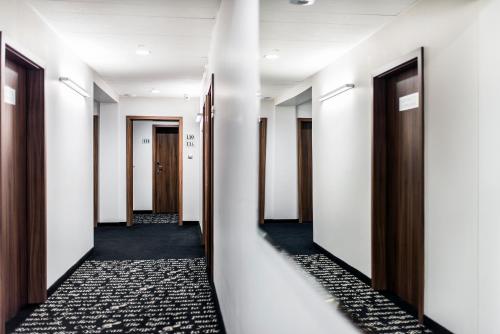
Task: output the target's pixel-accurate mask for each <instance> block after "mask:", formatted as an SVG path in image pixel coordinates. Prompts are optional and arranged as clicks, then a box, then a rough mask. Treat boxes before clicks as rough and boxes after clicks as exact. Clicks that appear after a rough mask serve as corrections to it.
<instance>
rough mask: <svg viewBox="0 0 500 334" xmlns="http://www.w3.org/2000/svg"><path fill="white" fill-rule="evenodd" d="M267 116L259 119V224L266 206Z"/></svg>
mask: <svg viewBox="0 0 500 334" xmlns="http://www.w3.org/2000/svg"><path fill="white" fill-rule="evenodd" d="M266 151H267V118H265V117H261V118H260V119H259V224H264V214H265V208H266V156H267V152H266Z"/></svg>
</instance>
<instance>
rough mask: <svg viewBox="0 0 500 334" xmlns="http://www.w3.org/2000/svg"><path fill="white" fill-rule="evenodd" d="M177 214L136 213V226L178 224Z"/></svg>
mask: <svg viewBox="0 0 500 334" xmlns="http://www.w3.org/2000/svg"><path fill="white" fill-rule="evenodd" d="M178 223H179V215H178V214H177V213H136V214H134V224H178Z"/></svg>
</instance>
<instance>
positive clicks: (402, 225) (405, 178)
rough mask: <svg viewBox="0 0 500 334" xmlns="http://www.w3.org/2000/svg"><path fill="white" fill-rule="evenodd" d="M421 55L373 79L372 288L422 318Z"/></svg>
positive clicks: (422, 172)
mask: <svg viewBox="0 0 500 334" xmlns="http://www.w3.org/2000/svg"><path fill="white" fill-rule="evenodd" d="M421 64H422V55H421V53H417V54H416V55H415V58H412V59H410V60H409V61H405V62H404V63H402V65H400V66H397V67H395V68H393V69H391V70H389V72H386V73H385V74H383V75H380V76H378V77H376V78H375V80H374V89H375V94H374V98H375V109H374V146H373V147H374V152H373V155H374V156H373V159H374V160H373V173H374V174H373V193H372V201H373V213H372V214H373V228H372V230H373V231H372V233H373V236H372V253H373V263H372V268H373V273H372V275H373V286H374V288H376V289H379V290H387V291H390V292H392V293H394V294H396V295H398V296H399V297H400V298H402V299H403V300H404V301H406V302H407V303H409V304H410V305H412V306H414V307H415V309H416V310H417V311H418V314H419V317H420V319H422V318H423V285H424V117H423V116H424V114H423V79H422V75H421V69H422V66H421Z"/></svg>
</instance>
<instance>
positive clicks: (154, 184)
mask: <svg viewBox="0 0 500 334" xmlns="http://www.w3.org/2000/svg"><path fill="white" fill-rule="evenodd" d="M158 128H176V129H179V125H178V124H176V125H156V124H153V136H152V137H153V138H151V142H152V149H153V154H152V156H153V165H152V176H153V197H152V198H153V213H156V167H155V166H156V133H157V132H156V129H158ZM177 135H178V136H179V137H180V135H181V134H180V131H179V133H178V134H177ZM178 155H179V154H178ZM178 158H179V157H178ZM180 158H182V155H181V156H180ZM178 177H180V176H178Z"/></svg>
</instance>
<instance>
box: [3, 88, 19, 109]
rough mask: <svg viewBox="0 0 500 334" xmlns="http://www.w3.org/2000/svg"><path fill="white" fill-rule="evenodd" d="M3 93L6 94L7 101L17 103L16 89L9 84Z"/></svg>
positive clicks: (12, 103) (11, 103)
mask: <svg viewBox="0 0 500 334" xmlns="http://www.w3.org/2000/svg"><path fill="white" fill-rule="evenodd" d="M3 93H4V95H5V97H4V100H5V103H7V104H10V105H13V106H15V105H16V90H15V89H13V88H11V87H9V86H5V89H4V92H3Z"/></svg>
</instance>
